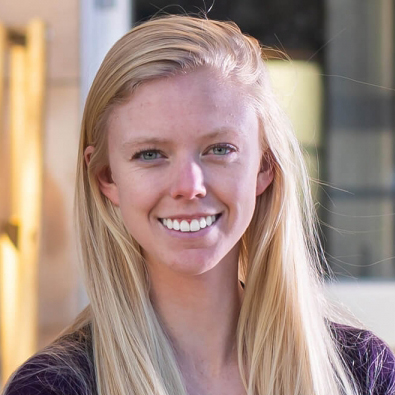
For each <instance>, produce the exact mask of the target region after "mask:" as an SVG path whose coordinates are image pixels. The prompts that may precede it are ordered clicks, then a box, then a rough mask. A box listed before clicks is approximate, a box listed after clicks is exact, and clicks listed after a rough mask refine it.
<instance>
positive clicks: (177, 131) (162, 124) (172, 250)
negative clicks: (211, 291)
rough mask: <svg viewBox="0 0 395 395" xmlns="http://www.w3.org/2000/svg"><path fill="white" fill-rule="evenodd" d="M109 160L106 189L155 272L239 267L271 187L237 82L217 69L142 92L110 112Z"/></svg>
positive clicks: (156, 83) (142, 88)
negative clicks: (246, 237) (242, 246)
mask: <svg viewBox="0 0 395 395" xmlns="http://www.w3.org/2000/svg"><path fill="white" fill-rule="evenodd" d="M90 149H91V148H90ZM108 152H109V165H110V171H107V172H104V171H103V172H102V173H101V174H100V175H99V183H100V188H101V191H102V193H104V194H105V195H106V196H107V197H108V198H109V199H110V200H111V201H112V202H113V204H115V205H117V206H119V209H120V212H121V215H122V218H123V221H124V223H125V226H126V228H127V229H128V231H129V232H130V234H131V235H132V236H133V237H134V238H135V239H136V241H137V242H138V243H139V244H140V246H141V247H142V250H143V254H144V256H145V258H146V260H147V264H148V266H149V267H151V268H153V267H155V268H156V269H155V270H166V271H169V270H170V271H171V272H179V273H184V274H190V275H198V274H201V273H205V272H207V271H209V270H210V269H212V268H214V267H215V266H217V265H219V264H220V263H221V264H223V265H226V264H232V263H231V262H233V264H236V265H237V260H238V242H239V240H240V238H241V236H242V235H243V233H244V232H245V230H246V228H247V226H248V225H249V223H250V221H251V218H252V215H253V212H254V208H255V201H256V196H257V195H259V194H261V193H263V192H264V190H265V189H266V187H267V186H268V185H269V184H270V182H271V180H272V175H271V172H270V171H269V170H267V169H266V166H265V170H261V157H262V152H261V149H260V144H259V127H258V119H257V115H256V113H255V111H254V110H253V109H252V107H251V106H250V105H249V104H248V102H247V100H246V99H245V98H244V97H243V93H242V90H241V88H240V87H239V86H237V84H235V83H230V82H226V81H223V80H221V78H219V76H218V75H217V74H215V73H213V72H212V71H209V70H199V71H195V72H192V73H189V74H187V75H180V76H176V77H171V78H163V79H159V80H153V81H151V82H147V83H145V84H143V85H142V86H140V87H139V88H138V89H137V91H136V92H135V93H134V94H133V95H132V97H131V98H130V100H129V101H127V102H126V103H124V104H122V105H121V106H119V107H117V108H116V109H115V110H114V112H113V113H112V114H111V117H110V120H109V129H108ZM88 153H89V149H88V150H87V152H86V155H87V154H88ZM109 173H111V176H110V175H109ZM226 262H229V263H226Z"/></svg>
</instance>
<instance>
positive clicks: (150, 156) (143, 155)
mask: <svg viewBox="0 0 395 395" xmlns="http://www.w3.org/2000/svg"><path fill="white" fill-rule="evenodd" d="M160 157H162V154H161V153H160V152H159V151H158V150H156V149H149V150H143V151H139V152H136V153H135V154H134V155H133V158H132V159H142V160H144V161H152V160H155V159H158V158H160Z"/></svg>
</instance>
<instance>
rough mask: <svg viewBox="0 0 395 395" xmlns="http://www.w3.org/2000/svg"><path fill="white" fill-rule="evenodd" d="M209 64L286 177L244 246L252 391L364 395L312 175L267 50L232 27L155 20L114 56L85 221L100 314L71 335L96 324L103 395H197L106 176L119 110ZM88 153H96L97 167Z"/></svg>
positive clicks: (93, 134)
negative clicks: (335, 302)
mask: <svg viewBox="0 0 395 395" xmlns="http://www.w3.org/2000/svg"><path fill="white" fill-rule="evenodd" d="M199 67H207V68H212V69H215V70H217V71H219V72H220V73H221V75H222V76H223V77H224V79H225V80H226V78H228V77H232V78H234V79H235V80H236V81H238V83H239V84H241V86H243V87H246V88H247V91H248V92H249V97H250V100H251V103H252V104H253V105H254V106H255V108H256V112H257V115H258V118H259V121H260V125H261V139H262V146H263V147H265V158H263V160H264V161H266V163H268V164H269V165H270V166H272V169H273V172H274V179H273V183H272V184H271V186H270V187H269V188H268V189H267V190H266V191H265V192H264V194H263V195H261V196H260V197H258V199H257V202H256V208H255V212H254V216H253V219H252V221H251V224H250V225H249V227H248V229H247V231H246V233H245V234H244V235H243V237H242V240H241V246H242V248H241V253H240V258H239V268H240V280H241V281H243V282H244V283H245V293H244V300H243V304H242V308H241V313H240V317H239V323H238V329H237V350H238V358H239V367H240V374H241V378H242V380H243V382H244V385H245V388H246V392H247V394H248V395H292V394H294V395H313V394H314V395H329V394H330V395H340V394H343V393H346V394H354V393H356V391H355V390H354V389H353V385H352V380H351V379H350V378H349V374H348V372H347V370H346V368H345V366H344V364H343V362H342V359H341V356H340V354H339V352H338V351H337V349H336V345H335V343H334V341H333V340H332V338H331V333H330V328H329V324H328V321H327V320H326V317H325V302H324V300H323V298H322V296H321V295H322V293H321V290H320V276H319V270H320V269H319V268H320V262H319V254H318V252H317V247H316V231H315V228H314V223H315V215H314V209H313V206H312V199H311V196H310V189H309V182H308V177H307V175H306V170H305V166H304V163H303V159H302V155H301V152H300V150H299V146H298V143H297V141H296V139H295V137H294V135H293V133H292V128H291V127H290V125H289V123H288V121H287V119H286V117H285V116H284V114H283V113H282V111H281V110H280V108H279V107H278V105H277V103H276V99H275V97H274V95H273V93H272V90H271V87H270V81H269V76H268V72H267V70H266V67H265V64H264V61H263V60H262V50H261V47H260V45H259V43H258V42H257V40H255V39H254V38H252V37H249V36H247V35H244V34H242V33H241V32H240V30H239V28H238V27H237V26H236V25H235V24H233V23H231V22H218V21H212V20H207V19H199V18H195V17H188V16H166V17H161V18H157V19H153V20H150V21H148V22H146V23H143V24H141V25H140V26H137V27H135V28H134V29H132V30H131V31H130V32H129V33H128V34H126V35H125V36H124V37H123V38H121V39H120V40H119V41H118V42H117V43H116V44H115V45H114V47H113V48H112V49H111V50H110V51H109V53H108V54H107V56H106V58H105V59H104V61H103V63H102V65H101V67H100V69H99V71H98V73H97V76H96V78H95V80H94V82H93V85H92V88H91V90H90V92H89V95H88V98H87V101H86V106H85V111H84V116H83V121H82V129H81V140H80V146H79V157H78V158H79V159H78V170H77V189H76V213H77V224H78V227H79V237H80V242H81V251H82V261H83V268H84V275H85V281H86V289H87V292H88V296H89V299H90V306H89V307H88V308H87V309H86V311H85V312H84V314H83V315H82V318H80V320H79V321H78V322H76V323H75V325H73V326H72V327H71V328H70V331H73V330H76V329H78V328H81V327H82V326H83V325H85V324H87V323H90V324H91V328H92V342H93V350H94V364H95V369H96V381H97V387H98V394H99V395H125V394H136V395H154V394H155V395H185V394H186V390H185V387H184V385H183V380H182V377H181V374H180V371H179V369H178V366H177V364H176V361H175V358H174V355H173V350H172V347H171V345H170V342H169V341H168V339H167V337H166V333H165V332H164V330H163V328H162V327H161V325H160V323H159V321H158V319H157V317H156V314H155V311H154V309H153V307H152V305H151V302H150V299H149V278H148V276H147V271H146V267H145V265H144V260H143V258H142V255H141V251H140V247H139V245H138V244H137V243H136V241H135V240H133V238H132V237H131V235H130V234H129V233H128V232H127V230H126V229H125V227H124V225H123V223H122V220H121V217H120V214H119V211H118V209H117V207H115V206H113V204H112V203H111V202H110V201H109V200H108V199H107V198H106V197H105V196H104V195H103V194H102V193H101V192H100V190H99V187H98V182H97V175H98V172H99V171H102V170H103V169H104V168H105V167H106V166H108V160H107V138H106V136H107V121H108V118H109V114H110V113H111V111H112V110H113V109H114V107H116V106H117V105H119V104H120V103H123V102H125V101H126V100H129V99H130V98H131V97H133V92H134V91H135V89H137V88H138V86H139V85H141V84H143V83H144V82H145V81H147V80H152V79H155V78H164V77H171V76H174V75H177V74H180V73H189V72H192V71H193V70H196V69H197V68H199ZM88 145H93V146H94V147H95V151H94V153H93V154H92V156H91V160H90V162H89V165H88V166H87V165H86V163H85V160H84V150H85V149H86V147H87V146H88Z"/></svg>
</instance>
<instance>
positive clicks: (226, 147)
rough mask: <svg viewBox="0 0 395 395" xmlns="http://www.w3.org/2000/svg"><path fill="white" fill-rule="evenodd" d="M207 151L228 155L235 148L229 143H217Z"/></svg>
mask: <svg viewBox="0 0 395 395" xmlns="http://www.w3.org/2000/svg"><path fill="white" fill-rule="evenodd" d="M209 151H212V153H213V154H214V155H228V154H230V153H231V152H235V151H236V149H235V148H234V147H233V146H232V145H230V144H218V145H215V146H214V147H211V148H210V150H209Z"/></svg>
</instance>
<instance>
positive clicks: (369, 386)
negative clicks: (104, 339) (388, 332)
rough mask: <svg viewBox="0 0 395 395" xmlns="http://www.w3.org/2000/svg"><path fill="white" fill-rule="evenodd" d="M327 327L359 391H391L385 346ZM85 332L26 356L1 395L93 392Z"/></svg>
mask: <svg viewBox="0 0 395 395" xmlns="http://www.w3.org/2000/svg"><path fill="white" fill-rule="evenodd" d="M88 329H89V328H88ZM331 330H332V332H333V335H334V338H335V339H336V341H337V342H338V344H339V346H340V350H341V354H342V357H343V359H344V361H345V363H346V364H347V366H348V367H349V369H350V371H351V373H352V375H353V376H354V378H355V380H356V382H357V383H358V384H359V386H360V394H361V395H395V356H394V354H393V353H392V352H391V350H390V349H389V348H388V346H387V345H386V344H385V343H384V342H383V341H382V340H380V339H379V338H377V337H376V336H374V335H373V334H372V333H371V332H368V331H365V330H361V329H356V328H351V327H349V326H344V325H339V324H331ZM89 333H90V331H89V330H87V331H82V332H79V333H76V334H72V335H68V336H65V337H63V338H61V339H59V340H58V341H56V342H55V343H53V344H52V345H50V346H49V347H47V348H46V349H45V350H44V351H42V352H40V353H38V354H36V355H35V356H33V357H32V358H30V359H29V360H28V361H27V362H25V363H24V364H23V365H22V366H21V368H20V369H19V370H17V372H16V373H15V374H14V376H13V377H12V378H11V380H10V382H9V384H8V387H7V388H6V390H5V392H4V394H3V395H38V394H40V395H95V394H96V393H97V392H96V384H95V374H94V367H93V355H92V344H91V341H90V335H89ZM65 361H66V362H65Z"/></svg>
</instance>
